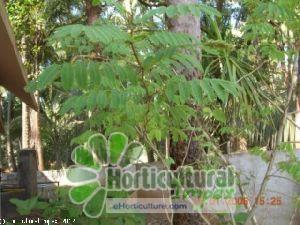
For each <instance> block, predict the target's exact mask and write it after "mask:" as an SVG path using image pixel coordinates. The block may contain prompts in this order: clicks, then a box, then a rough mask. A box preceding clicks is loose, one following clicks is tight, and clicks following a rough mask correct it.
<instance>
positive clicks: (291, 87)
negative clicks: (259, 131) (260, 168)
mask: <svg viewBox="0 0 300 225" xmlns="http://www.w3.org/2000/svg"><path fill="white" fill-rule="evenodd" d="M291 80H292V79H291ZM294 87H295V85H294V84H293V82H292V81H291V84H290V85H289V89H288V95H287V103H286V105H285V108H284V111H283V115H282V118H281V121H280V122H281V123H280V126H279V129H278V132H277V136H276V145H275V149H273V151H272V153H271V159H270V162H269V165H268V168H267V171H266V173H265V176H264V178H263V181H262V184H261V186H260V189H259V192H258V194H257V195H256V198H255V199H259V198H260V197H261V196H262V195H263V193H264V192H265V189H266V186H267V184H268V181H269V179H270V173H271V172H272V169H273V166H274V164H275V159H276V153H277V152H276V148H277V147H278V146H279V144H280V143H281V138H282V134H283V130H284V127H285V124H286V119H287V118H288V109H289V105H290V102H291V100H292V97H293V91H294ZM257 206H258V205H257V201H254V203H253V205H252V207H251V210H250V212H249V216H248V220H247V221H249V220H250V219H251V218H252V217H253V215H254V212H255V209H256V208H257Z"/></svg>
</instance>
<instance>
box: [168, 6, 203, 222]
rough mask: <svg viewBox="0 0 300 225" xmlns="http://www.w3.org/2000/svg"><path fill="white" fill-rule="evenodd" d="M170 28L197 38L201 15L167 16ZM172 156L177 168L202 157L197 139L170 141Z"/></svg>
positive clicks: (184, 217) (181, 217)
mask: <svg viewBox="0 0 300 225" xmlns="http://www.w3.org/2000/svg"><path fill="white" fill-rule="evenodd" d="M197 2H198V1H197V0H169V1H168V5H178V4H194V3H197ZM167 25H168V29H169V30H170V31H172V32H181V33H186V34H188V35H190V36H193V37H195V38H197V39H200V37H201V30H200V17H195V16H192V15H186V16H180V17H175V18H167ZM196 51H197V52H198V53H197V57H198V59H199V63H200V53H201V50H200V48H199V49H196ZM184 75H185V76H186V78H187V79H188V80H190V79H194V78H200V76H201V75H200V74H199V73H198V72H197V71H189V72H188V71H185V72H184ZM191 123H192V124H194V125H195V126H196V124H195V121H191ZM187 135H188V136H190V137H191V136H193V134H187ZM170 156H171V157H172V158H173V159H174V161H175V167H174V169H175V168H177V167H179V166H181V165H184V164H189V163H193V162H195V161H196V160H197V159H199V157H200V151H199V148H198V143H197V142H195V141H192V140H191V141H190V143H188V142H186V141H179V142H177V143H174V142H173V141H172V140H171V143H170ZM202 222H203V221H202V219H201V216H200V215H199V214H174V217H173V224H174V225H200V224H202Z"/></svg>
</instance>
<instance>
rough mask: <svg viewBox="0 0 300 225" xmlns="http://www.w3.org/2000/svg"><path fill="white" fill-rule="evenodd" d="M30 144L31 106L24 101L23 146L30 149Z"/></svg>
mask: <svg viewBox="0 0 300 225" xmlns="http://www.w3.org/2000/svg"><path fill="white" fill-rule="evenodd" d="M29 146H30V117H29V107H28V105H26V104H25V103H22V148H23V149H28V148H29Z"/></svg>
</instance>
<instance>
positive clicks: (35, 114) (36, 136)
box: [30, 92, 45, 171]
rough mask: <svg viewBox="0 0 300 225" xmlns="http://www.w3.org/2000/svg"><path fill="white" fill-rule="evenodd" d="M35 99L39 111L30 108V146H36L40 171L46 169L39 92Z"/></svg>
mask: <svg viewBox="0 0 300 225" xmlns="http://www.w3.org/2000/svg"><path fill="white" fill-rule="evenodd" d="M35 100H36V102H37V105H38V108H37V111H34V110H32V109H31V110H30V121H31V123H30V125H31V127H30V141H31V143H30V145H31V146H30V147H31V148H34V149H35V150H36V153H37V158H38V169H39V170H40V171H42V170H44V169H45V164H44V158H43V155H44V154H43V148H42V140H41V131H40V128H41V126H40V107H39V96H38V93H37V92H36V93H35Z"/></svg>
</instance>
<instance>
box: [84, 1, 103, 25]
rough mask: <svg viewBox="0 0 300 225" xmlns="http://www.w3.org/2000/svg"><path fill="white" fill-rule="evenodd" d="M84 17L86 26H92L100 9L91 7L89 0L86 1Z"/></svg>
mask: <svg viewBox="0 0 300 225" xmlns="http://www.w3.org/2000/svg"><path fill="white" fill-rule="evenodd" d="M85 4H86V9H85V11H86V16H87V23H88V25H92V24H93V23H94V22H95V21H96V20H97V19H98V18H99V14H100V12H101V7H100V6H99V5H96V6H93V4H92V1H91V0H86V1H85Z"/></svg>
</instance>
